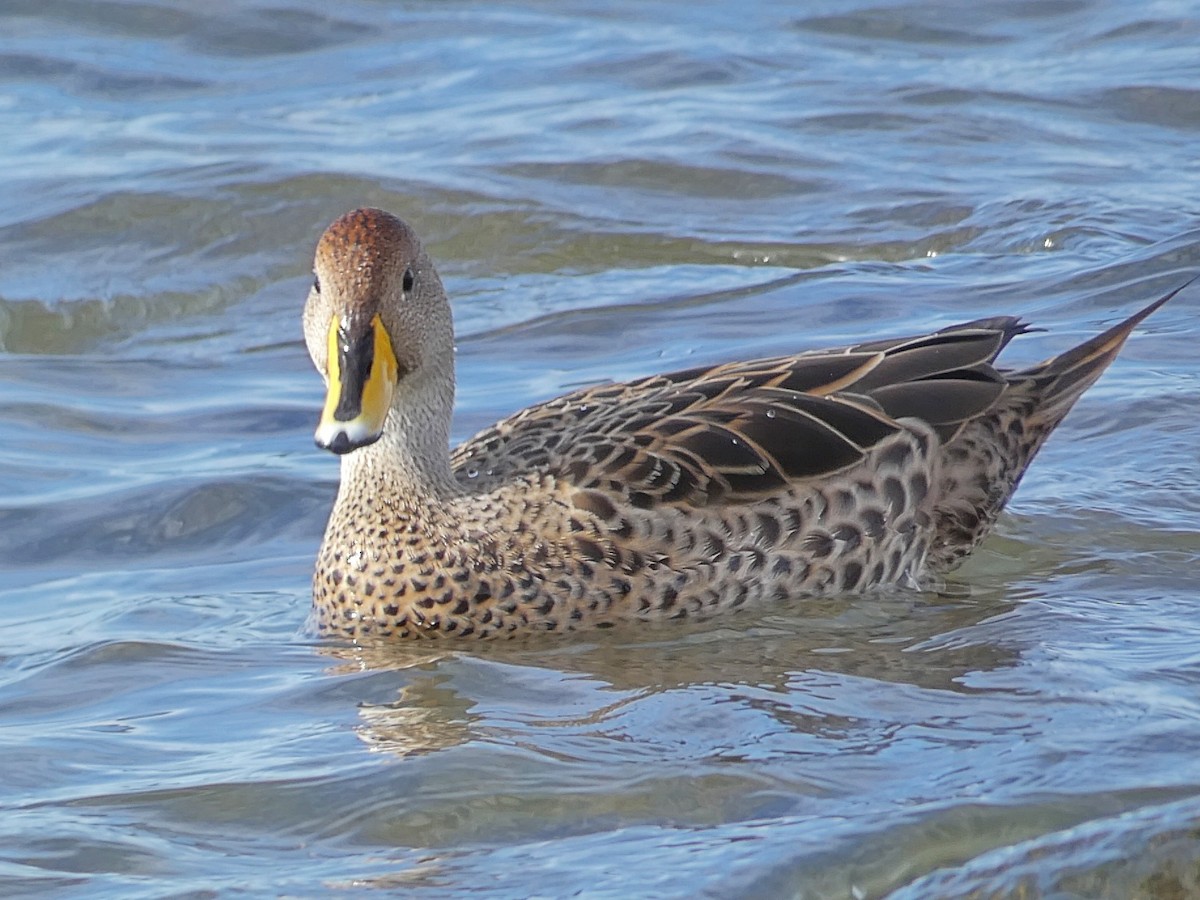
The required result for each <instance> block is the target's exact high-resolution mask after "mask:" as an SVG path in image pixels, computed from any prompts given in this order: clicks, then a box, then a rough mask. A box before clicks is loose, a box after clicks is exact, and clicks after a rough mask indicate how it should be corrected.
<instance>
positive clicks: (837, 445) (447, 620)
mask: <svg viewBox="0 0 1200 900" xmlns="http://www.w3.org/2000/svg"><path fill="white" fill-rule="evenodd" d="M314 271H315V275H316V278H315V281H314V282H313V285H312V288H311V290H310V291H309V295H308V300H307V303H306V304H305V308H304V335H305V341H306V343H307V345H308V351H309V354H310V355H311V356H312V360H313V363H314V364H315V365H316V367H317V370H318V371H319V372H320V373H321V375H322V376H323V377H324V379H325V381H326V384H327V388H328V393H327V398H326V401H325V406H324V412H323V413H322V415H321V419H320V424H319V425H318V427H317V430H316V442H317V444H318V445H319V446H321V447H323V448H325V449H328V450H331V451H333V452H334V453H336V454H339V455H340V457H341V483H340V487H339V488H338V493H337V499H336V501H335V503H334V506H333V512H332V514H331V516H330V519H329V525H328V527H327V530H326V532H325V538H324V542H323V544H322V546H321V550H320V553H319V557H318V559H317V564H316V571H315V575H314V581H313V600H314V624H315V625H316V627H317V628H318V629H319V630H320V631H323V632H326V633H332V634H339V635H344V636H348V637H351V638H355V639H358V638H366V637H371V636H380V637H391V638H422V637H447V636H456V637H460V638H467V637H471V638H485V637H496V636H507V635H514V634H518V633H525V632H532V631H540V632H564V631H573V630H583V629H590V628H602V627H607V626H611V625H613V624H615V623H618V622H620V621H623V620H625V621H628V620H634V621H637V620H655V619H672V618H675V619H679V618H684V617H698V616H708V615H713V614H716V613H719V612H723V611H726V610H732V609H736V608H738V607H742V606H750V605H753V604H764V603H770V602H771V601H773V600H780V599H783V598H786V597H797V596H812V595H822V594H830V593H835V592H861V591H866V590H869V589H872V588H878V587H887V586H910V587H919V586H921V585H922V584H926V583H928V582H929V580H930V579H932V578H936V576H938V575H940V574H941V573H944V572H947V571H948V570H950V569H952V568H953V567H954V566H955V565H957V564H958V563H959V562H961V561H962V559H963V558H964V557H965V556H966V555H967V554H969V553H970V552H971V551H972V550H973V549H974V548H975V547H976V545H978V544H979V542H980V541H981V540H982V539H983V538H984V537H985V536H986V535H987V534H988V532H989V531H990V529H991V528H992V525H993V524H994V523H995V521H996V517H997V515H998V514H999V513H1000V510H1001V509H1002V508H1003V507H1004V504H1005V503H1006V502H1007V500H1008V498H1009V497H1010V496H1011V495H1012V493H1013V491H1014V490H1015V488H1016V487H1017V484H1018V483H1019V482H1020V480H1021V475H1022V473H1023V472H1024V471H1025V468H1026V466H1027V465H1028V464H1029V462H1030V460H1031V459H1032V458H1033V457H1034V455H1035V454H1036V453H1037V451H1038V449H1039V448H1040V447H1041V446H1042V443H1043V442H1044V441H1045V440H1046V437H1047V436H1048V435H1049V434H1050V432H1051V431H1053V429H1054V427H1055V426H1056V425H1058V423H1059V422H1060V421H1061V420H1062V418H1063V417H1064V416H1065V415H1066V414H1067V411H1068V410H1070V408H1071V406H1072V404H1074V402H1075V401H1076V399H1078V397H1079V396H1080V395H1081V394H1082V393H1083V392H1084V391H1085V390H1086V389H1087V388H1088V387H1089V386H1090V385H1091V384H1092V383H1093V382H1094V381H1095V380H1096V379H1097V378H1098V377H1099V376H1100V374H1101V373H1102V372H1103V371H1104V369H1105V368H1106V367H1107V366H1108V365H1109V363H1111V362H1112V360H1113V359H1114V358H1115V357H1116V355H1117V353H1118V351H1119V350H1120V349H1121V346H1122V345H1123V344H1124V342H1125V339H1126V338H1127V337H1128V336H1129V334H1130V332H1131V331H1132V330H1133V328H1134V327H1135V326H1136V325H1137V324H1138V323H1139V322H1141V321H1142V320H1143V319H1145V318H1146V317H1147V316H1148V315H1150V314H1151V313H1152V312H1154V311H1155V310H1156V309H1158V308H1159V307H1160V306H1162V304H1163V303H1165V302H1166V301H1167V300H1169V299H1170V297H1171V296H1173V295H1168V296H1166V297H1163V298H1161V299H1159V300H1157V301H1155V302H1154V303H1151V304H1150V305H1149V306H1147V307H1146V308H1145V309H1143V310H1141V311H1140V312H1138V313H1137V314H1135V315H1134V316H1132V317H1130V318H1129V319H1127V320H1126V321H1124V322H1122V323H1121V324H1119V325H1116V326H1115V327H1113V328H1110V329H1109V330H1108V331H1105V332H1104V333H1103V334H1101V335H1099V336H1097V337H1094V338H1092V339H1091V340H1089V341H1087V342H1086V343H1084V344H1082V345H1080V346H1078V347H1076V348H1074V349H1072V350H1069V351H1067V352H1066V353H1063V354H1062V355H1060V356H1056V357H1054V358H1052V359H1049V360H1047V361H1046V362H1043V363H1041V364H1040V365H1036V366H1032V367H1030V368H1027V369H1022V370H1020V371H1003V370H1000V369H997V368H996V367H995V366H994V361H995V359H996V356H997V354H999V353H1000V351H1001V350H1002V349H1003V348H1004V347H1005V345H1006V344H1008V342H1009V341H1010V340H1011V339H1012V338H1013V337H1015V336H1016V335H1019V334H1022V333H1023V332H1025V331H1027V330H1028V329H1027V328H1026V326H1025V325H1024V324H1022V322H1021V321H1020V320H1019V319H1016V318H1013V317H1009V316H997V317H994V318H986V319H977V320H975V321H972V322H966V323H963V324H961V325H954V326H952V327H949V328H943V329H940V330H939V331H935V332H933V333H931V334H924V335H918V336H915V337H905V338H898V339H891V340H873V341H868V342H866V343H862V344H856V345H854V346H851V347H843V348H838V349H835V350H822V351H806V352H802V353H798V354H796V355H794V356H786V357H778V358H773V359H759V360H753V361H750V362H732V363H726V364H724V365H716V366H704V367H700V368H694V369H687V370H684V371H680V372H671V373H668V374H665V375H655V376H652V377H648V378H640V379H637V380H635V381H629V382H625V383H620V384H603V385H600V386H597V387H590V388H585V389H583V390H578V391H574V392H572V393H569V394H566V395H564V396H562V397H559V398H558V399H555V400H550V401H549V402H546V403H540V404H537V405H536V406H532V407H529V408H528V409H524V410H521V411H520V412H518V413H516V414H515V415H512V416H509V417H508V418H506V419H504V420H503V421H501V422H499V423H497V424H496V425H493V426H492V427H490V428H487V429H486V430H484V431H483V432H481V433H480V434H477V435H476V436H475V437H473V438H471V439H470V440H468V441H466V442H465V443H463V444H462V445H460V446H459V447H458V448H457V449H455V450H454V451H453V452H451V450H450V449H449V429H450V417H451V411H452V408H453V405H454V331H453V324H452V321H451V314H450V304H449V302H448V300H447V298H446V293H445V291H444V290H443V288H442V283H441V281H440V280H439V278H438V274H437V271H436V270H435V269H434V266H433V263H432V262H430V259H429V256H428V255H427V254H426V252H425V250H424V249H423V248H422V246H421V242H420V240H419V239H418V238H417V235H416V234H415V233H414V232H413V230H412V229H411V228H410V227H409V226H408V225H407V224H405V223H404V222H403V221H401V220H400V219H398V218H396V217H395V216H392V215H390V214H388V213H386V212H384V211H382V210H378V209H357V210H354V211H352V212H349V213H347V214H346V215H344V216H342V217H341V218H339V219H337V220H336V221H335V222H334V223H333V224H332V225H330V226H329V228H328V229H327V230H326V231H325V233H324V235H323V236H322V237H321V239H320V242H319V243H318V245H317V249H316V262H315V269H314Z"/></svg>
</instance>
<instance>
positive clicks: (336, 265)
mask: <svg viewBox="0 0 1200 900" xmlns="http://www.w3.org/2000/svg"><path fill="white" fill-rule="evenodd" d="M313 272H314V274H315V276H316V278H315V280H314V281H313V286H312V289H311V290H310V291H309V294H308V301H307V303H306V304H305V306H304V338H305V342H306V343H307V344H308V352H309V355H310V356H311V357H312V360H313V363H314V365H316V367H317V371H319V372H320V373H321V374H322V376H324V378H325V382H326V385H327V386H328V395H327V398H326V401H325V410H324V412H323V414H322V416H321V422H320V424H319V425H318V426H317V432H316V441H317V444H318V446H321V447H324V448H325V449H327V450H332V451H333V452H334V453H338V454H346V453H350V452H351V451H353V450H357V449H359V448H361V447H365V446H367V445H369V444H373V443H374V442H375V441H377V440H379V439H380V437H382V436H384V435H385V433H392V434H393V437H396V438H397V440H398V443H400V444H405V443H408V444H410V445H413V441H411V440H408V441H406V440H404V438H405V435H404V434H403V432H405V431H411V430H413V429H416V430H418V431H421V432H426V431H428V430H429V429H430V428H431V427H432V428H434V430H440V431H441V432H442V434H441V441H442V443H441V453H442V454H443V455H444V454H445V453H446V444H445V433H444V432H445V428H446V427H448V423H449V418H450V410H451V407H452V406H453V402H454V362H453V354H454V335H453V327H452V323H451V319H450V307H449V303H448V302H447V300H446V295H445V292H444V290H443V289H442V283H441V280H440V279H439V278H438V275H437V272H436V271H435V270H434V268H433V264H432V263H431V262H430V261H429V257H428V256H426V254H425V251H424V249H423V248H422V247H421V242H420V240H419V239H418V238H417V236H416V234H415V233H414V232H413V230H412V229H411V228H409V227H408V225H406V224H405V223H404V222H402V221H401V220H400V219H398V218H396V217H395V216H393V215H390V214H389V213H386V212H384V211H383V210H379V209H356V210H354V211H352V212H348V213H346V214H345V215H344V216H342V217H340V218H339V219H337V220H336V221H335V222H334V223H333V224H332V225H330V226H329V227H328V228H327V229H325V233H324V234H323V235H322V236H321V240H320V241H319V242H318V243H317V251H316V258H315V261H314V264H313ZM440 419H444V420H445V422H444V423H442V424H441V425H438V424H437V423H438V422H439V420H440ZM418 437H420V438H424V437H427V435H424V434H422V435H418ZM437 437H438V436H437V435H434V436H433V438H434V439H435V442H434V444H433V445H432V446H436V439H437ZM417 443H418V444H420V447H418V446H417V445H413V446H412V447H411V448H410V449H411V450H412V451H413V452H420V449H421V448H423V446H424V445H423V444H422V443H421V442H420V441H418V442H417ZM397 449H398V451H399V452H401V453H403V452H404V448H403V447H401V448H397Z"/></svg>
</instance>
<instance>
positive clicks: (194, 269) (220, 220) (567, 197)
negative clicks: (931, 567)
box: [0, 0, 1200, 898]
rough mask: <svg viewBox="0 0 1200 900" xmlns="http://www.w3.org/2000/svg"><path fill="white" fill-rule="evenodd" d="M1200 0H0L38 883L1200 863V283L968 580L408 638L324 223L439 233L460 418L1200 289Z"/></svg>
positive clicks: (1, 596) (4, 598) (1027, 880)
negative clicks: (325, 633) (334, 638)
mask: <svg viewBox="0 0 1200 900" xmlns="http://www.w3.org/2000/svg"><path fill="white" fill-rule="evenodd" d="M1198 45H1200V5H1197V4H1196V3H1188V2H1170V0H1161V2H1154V3H1124V2H1118V0H1108V2H1102V0H1095V2H1091V0H1044V2H1025V0H999V2H992V3H966V2H962V3H960V2H944V3H936V2H930V3H915V2H914V3H903V2H888V0H878V2H875V3H870V4H860V3H855V2H852V0H851V2H837V3H833V2H829V3H823V2H812V3H792V4H783V3H768V2H754V0H741V2H737V3H732V2H730V3H715V4H703V3H678V2H650V3H639V4H617V5H612V4H606V3H598V2H586V0H565V2H557V3H540V2H528V3H523V4H520V3H483V2H439V3H421V2H412V3H385V2H371V0H349V2H344V3H338V4H329V3H324V2H316V0H278V2H275V3H270V4H267V3H255V2H251V0H230V2H222V3H212V4H178V3H173V2H167V0H142V2H133V0H130V2H113V0H38V2H31V0H8V2H5V3H3V4H0V134H3V140H0V526H2V527H0V565H2V566H3V579H2V581H0V661H2V665H3V667H2V669H0V770H2V771H3V776H2V777H0V894H5V895H12V894H26V895H35V894H43V895H54V896H80V897H82V896H87V897H95V896H120V897H143V896H144V897H162V896H178V895H194V896H204V895H208V893H210V892H211V893H216V894H226V893H229V894H232V893H236V892H239V891H240V892H246V893H250V894H277V893H278V894H288V895H295V896H313V895H322V894H328V895H339V896H342V895H353V894H354V893H357V892H361V891H364V890H368V889H372V888H383V889H386V890H390V891H395V892H397V893H404V894H405V895H411V896H417V897H420V896H430V897H435V896H449V895H461V894H470V895H473V896H486V897H528V896H540V897H564V896H589V897H629V896H637V897H680V898H682V897H694V896H698V895H706V896H711V897H731V896H737V897H819V898H839V897H845V898H851V897H855V898H861V897H883V896H895V897H904V898H928V897H965V896H971V897H1007V896H1012V895H1020V896H1026V897H1030V896H1034V897H1036V896H1047V897H1048V896H1054V897H1073V896H1079V897H1113V898H1128V897H1155V898H1158V897H1161V898H1176V897H1183V896H1197V895H1200V876H1198V874H1197V873H1198V867H1200V841H1198V839H1197V833H1198V831H1197V828H1198V826H1200V451H1198V450H1197V447H1198V446H1200V416H1198V415H1197V411H1196V410H1197V402H1198V401H1200V353H1198V352H1197V344H1198V341H1200V325H1198V324H1197V323H1198V320H1200V315H1198V312H1200V305H1198V304H1200V287H1193V288H1191V289H1189V290H1188V291H1185V292H1184V293H1182V294H1181V295H1180V296H1179V297H1178V298H1177V299H1176V300H1175V301H1174V302H1173V303H1172V304H1171V305H1169V306H1168V307H1166V308H1165V309H1163V310H1162V311H1161V312H1159V313H1158V314H1157V315H1155V316H1154V317H1153V319H1151V320H1150V321H1148V322H1147V323H1146V324H1145V325H1144V326H1142V327H1140V328H1139V329H1138V331H1137V333H1136V334H1135V335H1134V337H1133V338H1132V340H1131V341H1130V343H1129V346H1128V347H1127V348H1126V351H1125V352H1124V354H1123V355H1122V357H1121V358H1120V360H1118V362H1117V363H1116V364H1115V365H1114V366H1113V368H1112V369H1111V370H1110V372H1109V373H1108V374H1107V375H1106V376H1105V378H1104V379H1103V380H1102V381H1101V383H1100V384H1099V385H1097V387H1096V388H1095V389H1094V390H1093V391H1091V392H1090V393H1089V395H1088V396H1087V397H1086V398H1085V400H1084V401H1082V402H1081V404H1080V405H1079V407H1078V408H1077V409H1076V411H1075V412H1074V413H1073V414H1072V416H1071V417H1070V418H1069V419H1068V420H1067V422H1066V423H1065V424H1064V425H1063V427H1062V428H1061V430H1060V432H1059V434H1058V435H1057V436H1056V437H1055V439H1054V440H1052V441H1051V443H1050V444H1049V445H1048V446H1047V448H1046V450H1045V451H1044V453H1043V454H1042V455H1041V457H1040V458H1039V459H1038V461H1037V463H1036V464H1035V466H1034V467H1033V469H1032V470H1031V471H1030V473H1029V475H1028V477H1027V478H1026V480H1025V483H1024V485H1023V486H1022V488H1021V491H1020V492H1019V494H1018V496H1017V499H1016V501H1015V502H1014V504H1013V506H1012V507H1011V509H1010V511H1009V513H1008V514H1007V515H1006V516H1005V517H1004V518H1003V520H1002V522H1001V525H1000V528H999V531H998V534H997V535H996V536H995V537H993V538H992V539H991V540H990V541H989V542H988V543H987V544H986V545H985V547H984V548H983V549H982V550H981V551H980V552H979V553H978V554H977V555H976V557H975V558H974V559H973V560H972V561H971V562H970V563H969V565H968V566H967V567H966V568H965V569H963V570H962V571H961V575H960V576H959V577H958V578H957V580H956V582H955V583H954V584H953V585H951V586H950V587H949V589H948V590H947V591H946V592H945V593H943V594H923V595H906V594H897V595H887V596H881V597H872V598H837V599H832V600H825V601H821V602H809V603H796V604H794V605H792V606H788V607H782V608H775V609H767V610H759V611H754V612H747V613H744V614H741V615H736V616H733V617H731V618H728V619H725V620H722V621H720V622H713V623H709V624H707V625H692V626H689V627H687V628H656V629H651V630H649V631H645V632H641V633H638V632H631V631H625V632H622V633H617V634H606V635H604V636H603V637H602V638H598V637H591V638H589V637H586V636H585V637H583V638H578V639H575V640H570V641H557V642H552V643H542V644H537V643H519V644H515V645H492V646H486V647H476V646H470V647H462V648H461V649H456V648H455V647H453V646H451V645H440V646H438V647H437V648H434V649H432V650H430V649H429V648H426V647H421V648H414V647H396V648H391V649H384V650H381V649H363V648H355V647H348V646H343V645H338V644H333V643H329V642H322V641H318V640H314V639H312V638H310V637H308V636H306V635H305V634H304V632H303V630H302V628H303V624H304V619H305V616H306V612H307V608H308V604H309V595H308V583H309V577H310V573H311V565H312V559H313V556H314V554H315V551H316V547H317V544H318V541H319V539H320V535H321V531H322V529H323V526H324V521H325V516H326V514H327V512H328V509H329V505H330V503H331V500H332V497H333V492H334V486H335V483H336V478H337V466H336V462H335V460H334V459H333V458H331V457H329V456H328V455H327V454H322V453H319V452H318V451H316V450H315V449H314V448H313V446H312V440H311V434H312V428H313V426H314V424H315V420H316V414H317V411H318V408H319V405H320V403H321V402H322V391H321V386H320V381H319V379H318V377H317V375H316V374H315V373H314V372H313V371H312V368H311V365H310V363H309V361H308V359H307V356H306V354H305V351H304V348H303V346H302V343H301V341H300V331H299V312H300V307H301V304H302V302H303V297H304V295H305V293H306V291H307V288H308V284H309V279H310V278H311V275H310V272H309V266H310V254H311V249H312V246H313V243H314V241H315V240H316V238H317V236H318V235H319V234H320V231H321V229H322V228H323V227H324V226H325V225H326V224H327V223H328V221H329V220H330V219H332V218H333V217H334V216H336V215H337V214H339V213H341V212H343V211H345V210H346V209H349V208H351V207H354V206H359V205H365V204H372V205H378V206H383V207H386V208H388V209H390V210H392V211H394V212H397V213H399V214H401V215H404V216H405V217H407V218H408V219H409V220H410V221H411V222H412V223H413V224H414V225H415V226H416V227H417V228H418V230H419V231H420V232H421V233H422V234H424V235H425V236H426V238H427V243H428V245H429V247H430V249H431V252H432V253H433V255H434V257H435V258H436V259H437V260H438V263H439V265H440V268H441V271H442V274H443V276H444V278H445V280H446V283H447V286H448V288H449V289H450V291H451V293H452V295H453V298H454V311H455V316H456V320H457V326H458V331H459V357H458V365H459V381H460V388H459V398H458V407H457V418H456V421H455V427H454V436H455V440H460V439H462V438H464V437H466V436H468V435H469V434H471V433H473V431H474V430H476V429H477V428H479V427H482V426H483V425H485V424H487V423H489V422H491V421H492V420H494V419H495V418H496V417H498V416H500V415H502V414H505V413H507V412H510V411H512V410H514V409H516V408H519V407H521V406H523V405H526V404H528V403H530V402H532V401H535V400H538V399H542V398H546V397H549V396H552V395H554V394H555V393H558V392H560V391H563V390H565V389H568V388H570V387H573V386H577V385H580V384H585V383H590V382H594V381H597V380H601V379H605V378H624V377H631V376H635V375H639V374H646V373H650V372H653V371H657V370H661V369H665V368H671V367H682V366H686V365H693V364H697V363H699V362H702V361H718V360H723V359H730V358H735V357H748V356H752V355H764V354H773V353H782V352H786V351H789V350H792V349H799V348H803V347H814V346H823V345H833V344H837V343H839V342H844V341H847V340H851V339H854V338H859V337H863V336H867V335H879V336H887V335H893V334H903V333H905V332H909V331H912V330H917V329H928V328H934V327H940V326H944V325H947V324H950V323H952V322H955V321H961V320H965V319H970V318H975V317H978V316H983V315H994V314H998V313H1011V314H1020V315H1024V316H1026V317H1028V318H1030V319H1032V320H1033V321H1035V322H1036V323H1037V324H1039V325H1043V326H1046V327H1047V328H1048V331H1046V332H1044V333H1036V334H1031V335H1028V336H1026V337H1023V338H1021V339H1020V340H1018V341H1017V342H1016V343H1015V344H1014V345H1013V346H1012V347H1011V348H1010V350H1009V351H1008V359H1009V360H1010V361H1013V362H1031V361H1034V360H1037V359H1040V358H1042V357H1044V356H1047V355H1049V354H1051V353H1053V352H1056V351H1058V350H1060V349H1063V348H1065V347H1066V346H1068V345H1069V344H1070V343H1073V342H1077V341H1079V340H1081V339H1082V338H1083V337H1085V336H1087V335H1090V334H1093V333H1095V332H1097V331H1098V330H1100V329H1101V328H1103V327H1105V326H1106V325H1108V324H1112V323H1113V322H1115V321H1116V320H1117V319H1118V317H1120V316H1123V315H1124V314H1127V313H1129V312H1130V311H1132V310H1133V309H1134V308H1135V307H1136V306H1137V305H1139V304H1142V303H1144V302H1145V301H1148V300H1149V299H1151V298H1153V297H1154V296H1156V295H1158V294H1161V293H1164V292H1165V291H1167V290H1169V289H1171V288H1174V287H1177V286H1179V285H1180V284H1182V283H1183V282H1184V281H1185V280H1186V279H1187V278H1188V277H1190V275H1192V274H1195V273H1196V272H1197V271H1198V270H1200V215H1198V213H1200V163H1198V162H1197V158H1198V157H1197V147H1198V146H1200V54H1197V51H1196V47H1197V46H1198Z"/></svg>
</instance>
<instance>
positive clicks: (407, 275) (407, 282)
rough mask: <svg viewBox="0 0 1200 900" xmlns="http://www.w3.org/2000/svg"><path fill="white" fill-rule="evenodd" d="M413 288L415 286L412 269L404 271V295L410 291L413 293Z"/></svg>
mask: <svg viewBox="0 0 1200 900" xmlns="http://www.w3.org/2000/svg"><path fill="white" fill-rule="evenodd" d="M412 286H413V273H412V269H405V270H404V293H406V294H407V293H408V292H409V291H411V290H412Z"/></svg>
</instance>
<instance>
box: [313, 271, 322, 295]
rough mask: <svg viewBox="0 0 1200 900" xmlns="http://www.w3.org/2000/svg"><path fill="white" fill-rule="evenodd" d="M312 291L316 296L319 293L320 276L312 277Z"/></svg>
mask: <svg viewBox="0 0 1200 900" xmlns="http://www.w3.org/2000/svg"><path fill="white" fill-rule="evenodd" d="M313 290H314V291H316V292H317V293H318V294H319V293H321V276H320V275H314V276H313Z"/></svg>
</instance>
